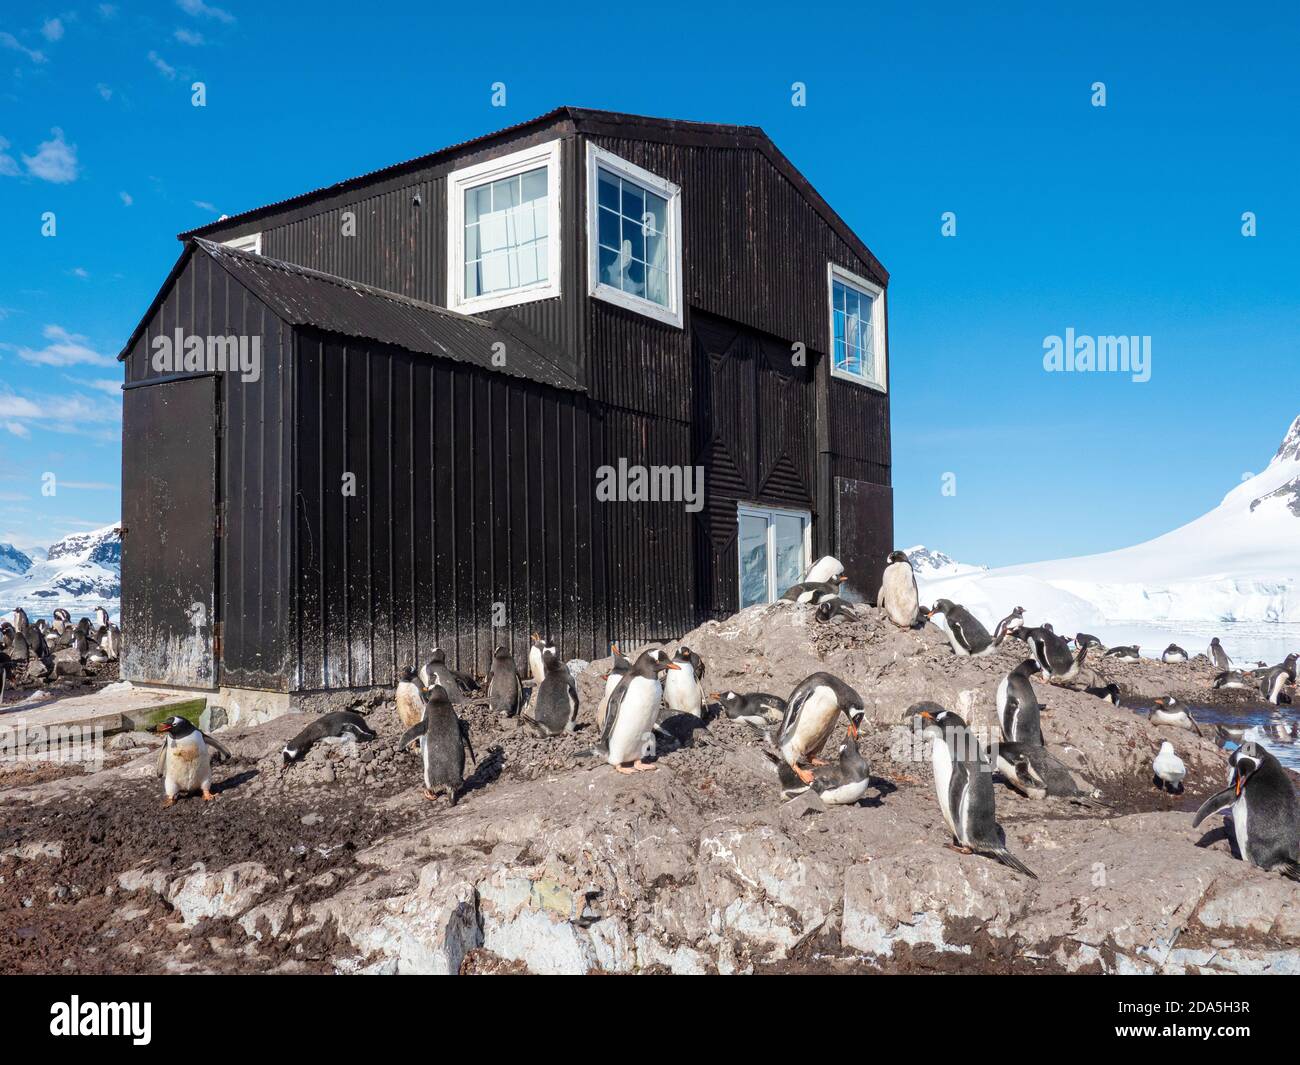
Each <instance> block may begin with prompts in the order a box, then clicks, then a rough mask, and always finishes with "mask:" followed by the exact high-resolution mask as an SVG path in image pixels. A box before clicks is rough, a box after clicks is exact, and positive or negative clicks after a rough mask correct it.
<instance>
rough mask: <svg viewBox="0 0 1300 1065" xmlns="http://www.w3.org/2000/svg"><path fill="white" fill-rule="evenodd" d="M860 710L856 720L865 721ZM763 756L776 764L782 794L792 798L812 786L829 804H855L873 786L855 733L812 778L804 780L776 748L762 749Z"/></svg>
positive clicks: (784, 797)
mask: <svg viewBox="0 0 1300 1065" xmlns="http://www.w3.org/2000/svg"><path fill="white" fill-rule="evenodd" d="M862 716H863V715H861V714H858V715H857V717H856V719H855V721H854V724H855V725H857V726H859V727H860V725H861V721H862ZM763 756H764V757H765V758H767V759H768V760H769V761H770V762H772V764H773V765H775V766H776V772H777V778H778V779H779V780H780V781H781V798H783V799H793V798H795V797H796V796H799V795H802V794H803V793H804V792H806V791H809V790H812V791H815V792H816V793H817V795H818V796H819V797H820V798H821V800H822V802H824V803H825V804H826V805H827V806H852V805H854V804H855V803H857V802H858V801H859V800H860V799H861V798H862V796H863V795H865V794H866V793H867V788H868V787H870V786H871V769H870V767H869V766H868V765H867V760H866V759H865V758H864V757H862V752H861V751H860V750H859V749H858V741H857V738H856V737H854V736H847V737H845V740H844V742H843V743H841V744H840V751H839V757H838V758H837V759H836V760H835V761H834V762H831V763H830V764H829V765H823V766H818V767H817V768H815V769H814V770H813V771H812V774H813V781H812V783H811V784H805V783H804V782H803V781H802V780H801V779H800V778H799V777H797V776H796V775H795V772H794V770H793V769H791V768H790V766H789V765H787V764H786V761H785V759H784V758H782V757H781V756H780V755H779V754H777V753H776V752H774V751H767V750H765V751H764V752H763Z"/></svg>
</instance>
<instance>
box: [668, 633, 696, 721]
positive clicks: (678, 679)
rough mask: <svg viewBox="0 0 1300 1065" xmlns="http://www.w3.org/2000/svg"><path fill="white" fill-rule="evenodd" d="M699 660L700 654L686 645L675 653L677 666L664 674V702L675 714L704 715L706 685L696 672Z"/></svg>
mask: <svg viewBox="0 0 1300 1065" xmlns="http://www.w3.org/2000/svg"><path fill="white" fill-rule="evenodd" d="M699 661H700V658H699V655H697V654H695V653H694V652H693V651H692V650H691V649H690V648H689V647H685V646H683V647H679V648H678V649H677V653H676V654H675V655H673V662H674V664H675V665H676V666H677V668H676V669H675V670H670V671H669V672H668V673H666V674H665V676H664V703H665V705H666V706H667V707H668V709H669V710H670V711H671V712H672V713H674V714H690V715H691V716H692V717H701V718H702V717H703V716H704V687H703V685H701V684H700V678H699V677H698V676H696V673H695V670H696V668H697V663H698V662H699Z"/></svg>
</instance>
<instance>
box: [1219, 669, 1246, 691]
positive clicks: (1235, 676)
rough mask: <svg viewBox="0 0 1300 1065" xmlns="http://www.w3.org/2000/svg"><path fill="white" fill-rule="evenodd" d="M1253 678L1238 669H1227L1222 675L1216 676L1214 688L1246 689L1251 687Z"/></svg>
mask: <svg viewBox="0 0 1300 1065" xmlns="http://www.w3.org/2000/svg"><path fill="white" fill-rule="evenodd" d="M1253 679H1254V678H1253V676H1252V675H1251V674H1249V673H1243V672H1242V671H1241V670H1238V669H1225V670H1224V671H1223V672H1222V673H1216V674H1215V676H1214V686H1215V687H1216V688H1240V689H1246V688H1250V687H1251V681H1252V680H1253Z"/></svg>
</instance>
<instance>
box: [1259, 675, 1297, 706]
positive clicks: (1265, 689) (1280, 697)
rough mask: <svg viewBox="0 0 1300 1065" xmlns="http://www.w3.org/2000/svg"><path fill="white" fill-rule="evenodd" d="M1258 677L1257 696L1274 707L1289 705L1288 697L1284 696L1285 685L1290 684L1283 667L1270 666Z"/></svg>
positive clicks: (1289, 699)
mask: <svg viewBox="0 0 1300 1065" xmlns="http://www.w3.org/2000/svg"><path fill="white" fill-rule="evenodd" d="M1258 676H1259V694H1260V695H1262V696H1263V697H1264V698H1265V699H1267V700H1268V701H1269V702H1270V703H1272V704H1273V705H1274V706H1277V705H1279V704H1280V703H1289V702H1290V701H1291V698H1290V696H1288V695H1287V694H1286V688H1287V685H1288V684H1289V683H1290V677H1289V676H1288V675H1287V671H1286V668H1285V667H1284V666H1272V667H1270V668H1269V669H1266V670H1264V671H1263V672H1262V673H1260V674H1258Z"/></svg>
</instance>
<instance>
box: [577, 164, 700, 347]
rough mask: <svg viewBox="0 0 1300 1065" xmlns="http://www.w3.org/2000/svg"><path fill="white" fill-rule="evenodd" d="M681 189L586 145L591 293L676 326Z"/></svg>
mask: <svg viewBox="0 0 1300 1065" xmlns="http://www.w3.org/2000/svg"><path fill="white" fill-rule="evenodd" d="M681 191H682V190H681V189H680V188H679V187H678V186H676V185H674V184H673V183H672V182H671V181H666V180H665V179H663V178H661V177H659V176H657V175H655V174H652V173H650V172H649V171H648V170H643V169H642V168H641V167H639V166H636V165H634V164H633V163H629V162H628V161H627V160H626V159H620V158H619V157H618V156H617V155H614V154H612V153H611V152H607V151H605V150H604V149H602V148H597V147H596V146H595V145H594V144H588V145H587V253H588V254H587V257H588V267H587V279H588V290H589V291H590V292H591V294H592V295H593V296H595V297H596V298H597V299H602V300H608V301H609V302H610V303H616V304H618V305H619V306H620V307H626V308H627V309H628V310H632V311H636V312H637V313H638V314H644V315H646V316H648V317H650V318H655V319H658V320H659V321H661V322H667V323H668V324H669V325H675V326H677V327H678V328H679V329H680V328H681V325H682V256H681V229H682V203H681Z"/></svg>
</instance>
